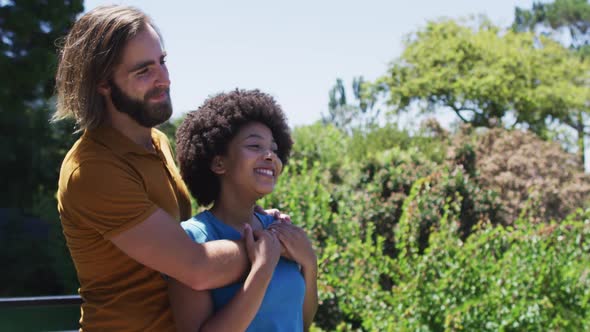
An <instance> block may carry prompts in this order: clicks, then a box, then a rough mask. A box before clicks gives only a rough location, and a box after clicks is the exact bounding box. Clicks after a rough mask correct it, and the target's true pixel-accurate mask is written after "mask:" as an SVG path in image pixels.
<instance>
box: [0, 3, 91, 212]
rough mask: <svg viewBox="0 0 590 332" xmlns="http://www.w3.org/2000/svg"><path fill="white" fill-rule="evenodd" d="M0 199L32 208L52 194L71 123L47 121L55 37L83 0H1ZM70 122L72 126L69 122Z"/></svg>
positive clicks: (55, 57)
mask: <svg viewBox="0 0 590 332" xmlns="http://www.w3.org/2000/svg"><path fill="white" fill-rule="evenodd" d="M0 4H1V5H0V68H1V72H2V76H3V77H4V79H3V80H1V81H0V128H1V129H0V135H1V139H0V150H2V152H3V153H2V156H0V158H1V160H2V162H1V163H0V164H1V165H2V166H1V167H2V174H4V175H5V176H3V181H2V182H3V183H2V188H3V190H2V192H1V193H0V201H1V202H2V203H1V204H2V205H3V206H5V207H16V208H21V209H25V208H30V207H31V205H32V204H33V202H34V200H35V199H36V198H38V197H39V195H41V196H42V195H53V193H54V192H55V188H56V185H57V174H58V172H59V165H60V163H61V159H62V158H63V155H64V153H65V151H66V150H65V149H66V148H67V147H68V146H69V145H70V143H71V141H72V140H73V137H72V136H71V132H72V130H71V129H72V127H71V126H72V125H71V123H68V124H60V125H56V126H52V125H50V124H49V122H48V121H49V118H50V113H51V112H52V108H53V107H52V105H53V103H52V102H51V96H52V95H53V91H54V75H55V69H56V64H57V52H56V40H57V39H58V38H59V37H61V36H63V35H65V33H66V31H67V29H68V28H69V27H70V25H71V24H72V22H73V21H74V19H75V17H76V15H77V14H78V13H80V12H81V11H82V10H83V3H82V1H81V0H69V1H68V0H66V1H63V0H59V1H58V0H49V1H47V0H45V1H42V0H28V1H3V2H1V3H0ZM68 126H70V128H67V127H68Z"/></svg>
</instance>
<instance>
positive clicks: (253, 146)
mask: <svg viewBox="0 0 590 332" xmlns="http://www.w3.org/2000/svg"><path fill="white" fill-rule="evenodd" d="M248 147H249V148H251V149H258V148H260V145H258V144H250V145H248Z"/></svg>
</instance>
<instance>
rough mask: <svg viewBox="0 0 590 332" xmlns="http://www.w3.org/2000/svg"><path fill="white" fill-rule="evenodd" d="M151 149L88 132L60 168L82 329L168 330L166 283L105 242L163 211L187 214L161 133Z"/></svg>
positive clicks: (106, 130) (107, 132)
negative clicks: (77, 282)
mask: <svg viewBox="0 0 590 332" xmlns="http://www.w3.org/2000/svg"><path fill="white" fill-rule="evenodd" d="M152 141H153V143H154V147H155V149H156V153H153V152H150V151H148V150H146V149H144V148H143V147H141V146H139V145H138V144H136V143H135V142H133V141H132V140H131V139H129V138H128V137H127V136H125V135H123V134H122V133H120V132H119V131H117V130H116V129H114V128H111V127H108V126H101V127H99V128H97V129H95V130H87V131H86V132H85V133H84V134H83V135H82V137H80V139H79V140H78V141H77V142H76V143H75V144H74V146H73V147H72V149H71V150H70V151H69V152H68V154H67V155H66V157H65V159H64V162H63V164H62V167H61V171H60V176H59V188H58V193H57V197H58V209H59V213H60V217H61V222H62V226H63V232H64V235H65V238H66V242H67V246H68V248H69V250H70V253H71V255H72V259H73V261H74V265H75V267H76V270H77V273H78V279H79V281H80V290H79V291H80V295H81V297H82V299H83V300H84V303H83V304H82V308H81V309H82V310H81V311H82V314H81V319H80V326H81V331H174V330H175V327H174V324H173V319H172V312H171V310H170V305H169V302H168V295H167V291H166V287H167V286H166V283H165V281H164V280H163V278H162V276H161V275H160V273H159V272H157V271H154V270H152V269H150V268H147V267H146V266H144V265H142V264H140V263H138V262H137V261H135V260H133V259H131V258H130V257H128V256H127V255H126V254H124V253H123V252H122V251H120V250H119V249H118V248H117V247H115V246H114V245H113V244H112V242H111V241H110V240H109V239H110V238H111V237H113V236H114V235H116V234H119V233H121V232H123V231H125V230H127V229H130V228H132V227H133V226H135V225H137V224H139V223H140V222H142V221H144V220H145V219H146V218H148V217H149V216H150V215H151V214H153V213H154V212H155V211H156V210H157V209H158V208H161V209H163V210H164V211H166V212H167V213H168V214H170V215H171V216H172V217H174V219H176V220H178V221H181V220H185V219H188V218H190V216H191V204H190V199H189V194H188V190H187V188H186V186H185V184H184V182H183V181H182V178H181V177H180V174H179V172H178V170H177V168H176V166H175V164H174V158H173V155H172V151H171V149H170V145H169V142H168V139H167V138H166V135H164V134H163V133H162V132H160V131H158V130H156V129H152Z"/></svg>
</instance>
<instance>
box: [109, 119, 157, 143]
mask: <svg viewBox="0 0 590 332" xmlns="http://www.w3.org/2000/svg"><path fill="white" fill-rule="evenodd" d="M108 114H109V116H108V117H107V119H106V121H107V124H108V125H110V126H111V127H113V128H115V129H117V130H118V131H119V132H121V133H122V134H123V135H125V136H127V137H128V138H129V139H131V140H132V141H133V142H135V143H136V144H138V145H140V146H142V147H144V148H145V149H146V150H148V151H151V152H154V151H155V149H154V145H153V142H152V129H151V128H146V127H143V126H141V125H139V124H138V123H137V122H136V121H135V120H133V119H132V118H130V117H129V116H128V115H127V114H125V113H121V112H117V111H110V112H109V113H108Z"/></svg>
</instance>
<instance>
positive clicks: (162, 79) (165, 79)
mask: <svg viewBox="0 0 590 332" xmlns="http://www.w3.org/2000/svg"><path fill="white" fill-rule="evenodd" d="M156 86H157V87H159V88H168V87H169V86H170V76H169V75H168V68H167V67H166V65H160V70H159V72H158V77H157V78H156Z"/></svg>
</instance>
